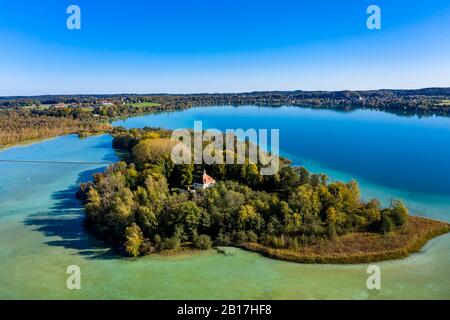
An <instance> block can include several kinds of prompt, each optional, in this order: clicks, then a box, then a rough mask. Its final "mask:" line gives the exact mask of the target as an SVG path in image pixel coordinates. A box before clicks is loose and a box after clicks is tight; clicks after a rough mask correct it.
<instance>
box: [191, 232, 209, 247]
mask: <svg viewBox="0 0 450 320" xmlns="http://www.w3.org/2000/svg"><path fill="white" fill-rule="evenodd" d="M193 245H194V248H197V249H200V250H207V249H210V248H211V246H212V241H211V237H210V236H208V235H206V234H201V235H199V236H197V237H195V238H194V241H193Z"/></svg>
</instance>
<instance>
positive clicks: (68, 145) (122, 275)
mask: <svg viewBox="0 0 450 320" xmlns="http://www.w3.org/2000/svg"><path fill="white" fill-rule="evenodd" d="M265 109H266V108H262V109H261V108H259V109H256V108H244V109H239V110H238V109H236V108H230V107H228V108H224V109H223V110H219V111H223V112H222V113H220V114H221V115H222V117H220V118H221V119H218V118H217V117H216V116H214V115H213V116H212V119H211V118H210V117H209V116H206V115H205V114H204V112H207V113H208V114H209V113H210V112H211V113H212V114H214V112H212V111H210V110H212V109H207V110H205V108H197V109H192V110H188V111H185V112H181V113H172V114H160V115H152V116H146V117H139V118H136V119H129V120H128V121H126V122H121V123H120V124H125V125H127V126H138V125H159V126H162V127H170V128H179V127H191V126H192V119H194V118H196V119H199V118H201V119H202V120H203V121H204V122H203V123H204V126H205V127H215V128H219V129H221V128H223V127H221V126H220V125H221V124H222V125H227V123H226V122H225V120H224V119H226V117H231V118H233V119H234V120H233V123H234V125H233V126H232V128H233V127H239V126H238V125H240V124H245V123H248V124H249V125H248V126H242V127H243V128H248V127H256V128H258V127H264V126H265V125H266V124H268V123H273V124H275V125H276V124H277V121H280V122H278V123H284V122H288V121H287V118H286V117H288V118H289V119H291V118H295V119H296V120H295V121H293V122H294V123H297V124H298V127H301V126H300V125H299V124H302V123H307V122H309V121H313V122H314V123H315V126H316V125H317V124H319V123H321V121H320V118H321V117H323V122H324V123H328V122H336V123H337V122H339V121H344V122H345V121H350V122H352V121H353V122H355V123H357V124H358V125H356V124H355V125H354V126H353V128H355V127H356V126H357V127H361V126H362V127H365V123H366V121H368V122H371V121H372V122H375V124H374V125H376V126H379V125H380V124H379V123H378V121H381V123H387V124H386V125H387V126H394V124H396V125H398V126H400V127H402V128H403V127H405V129H404V130H406V131H407V132H410V130H411V131H418V132H417V135H420V136H422V137H423V136H428V137H432V133H433V134H434V133H436V134H439V137H438V139H439V141H440V142H434V144H433V145H436V147H438V148H441V147H442V146H444V147H445V144H446V143H447V142H448V141H449V139H450V130H449V127H450V126H449V122H448V120H447V119H442V118H429V119H415V118H401V117H396V116H392V115H387V114H384V113H370V112H369V113H367V112H363V113H360V112H356V113H351V114H342V113H336V114H335V112H332V111H325V112H324V111H312V110H308V109H300V110H293V109H291V108H286V109H288V110H290V111H292V110H293V111H294V113H291V112H289V113H286V112H287V110H285V109H283V108H281V109H279V108H277V109H273V110H265ZM255 110H257V111H258V112H256V111H255ZM277 110H278V111H277ZM261 112H263V113H264V112H268V113H264V114H265V116H264V117H258V115H260V113H261ZM277 112H280V113H281V114H280V115H278V116H277ZM303 112H304V113H303ZM316 112H318V113H316ZM230 113H231V114H230ZM183 114H185V115H186V114H187V116H185V118H184V116H182V115H183ZM224 114H225V115H226V116H225V115H224ZM269 114H270V117H271V119H268V120H264V119H265V118H267V117H268V116H269ZM238 115H239V117H238ZM253 116H254V117H256V118H257V119H258V120H257V121H255V122H253V123H252V122H248V121H249V120H248V119H250V118H253ZM367 117H372V118H371V119H370V120H367V119H366V118H367ZM391 117H394V118H391ZM216 118H217V119H216ZM261 118H263V119H261ZM330 118H331V119H330ZM214 119H216V120H214ZM245 119H247V120H245ZM277 119H278V120H277ZM283 119H284V120H283ZM346 119H347V120H346ZM377 119H378V120H377ZM183 121H184V122H183ZM243 121H247V122H243ZM264 121H266V122H264ZM392 122H393V123H392ZM336 123H335V124H334V126H336V125H337V124H336ZM250 124H251V125H254V124H260V126H251V125H250ZM341 124H342V125H344V124H343V123H341ZM344 126H347V125H346V124H345V125H344ZM271 127H273V125H272V126H271ZM311 127H313V126H311ZM327 127H328V128H333V125H329V124H326V125H325V127H321V128H316V129H314V130H313V131H312V133H314V134H317V132H316V131H317V130H319V129H321V130H328V135H331V136H333V137H335V136H338V135H339V132H340V131H330V130H331V129H326V128H327ZM225 128H227V127H225ZM268 128H270V127H268ZM283 128H289V126H286V125H285V124H284V126H283ZM324 128H325V129H324ZM379 129H380V130H383V127H380V128H379ZM282 130H283V129H282ZM284 130H287V129H284ZM311 130H312V129H311ZM319 131H320V130H319ZM360 134H361V135H363V134H367V132H366V131H364V130H363V131H361V133H360ZM378 134H382V135H383V133H379V132H378ZM285 135H286V131H281V135H280V136H281V145H282V152H283V154H285V155H292V154H293V152H292V151H295V150H294V149H291V148H284V146H289V145H291V144H290V143H286V144H284V143H283V141H284V140H283V139H284V138H283V137H284V136H285ZM324 135H325V134H323V135H322V137H323V136H324ZM306 137H307V138H310V139H317V137H316V136H315V135H314V137H313V138H311V136H306ZM362 138H365V139H366V140H367V141H371V139H373V138H371V137H367V136H366V137H362ZM391 138H392V139H391V140H394V141H395V140H396V136H392V137H391ZM435 138H436V137H435ZM339 139H340V138H339V137H336V139H335V141H339ZM358 139H360V137H358ZM292 140H295V139H294V138H293V139H292ZM316 141H317V140H316ZM397 142H398V141H397ZM424 142H425V141H424ZM439 143H441V144H443V145H439ZM325 145H326V144H325ZM449 145H450V144H447V150H443V151H442V150H441V151H442V152H440V153H439V150H434V151H433V152H431V154H432V155H436V154H440V156H441V158H442V159H447V158H445V157H447V156H448V155H447V154H446V153H445V151H447V153H448V152H450V151H449V150H448V149H449V148H448V146H449ZM292 146H295V144H294V143H292ZM323 146H324V144H320V148H322V147H323ZM377 149H378V150H381V149H380V148H379V147H377ZM404 149H405V146H404V145H402V146H400V150H402V152H404ZM444 149H445V148H444ZM356 150H358V151H359V152H362V151H361V150H369V149H368V148H366V149H356ZM364 152H368V151H364ZM408 152H410V153H409V155H411V154H412V151H411V150H409V151H408ZM427 152H428V151H427ZM294 154H295V155H296V156H295V157H292V158H293V159H294V160H295V162H296V163H301V164H303V165H305V166H307V167H308V168H309V169H311V170H312V171H323V172H326V173H328V174H329V175H330V176H331V177H332V178H336V179H342V178H344V179H346V180H347V178H351V177H357V178H358V180H359V181H360V183H361V187H362V190H363V196H364V197H374V196H377V197H381V198H383V199H385V200H387V199H389V197H391V196H396V197H397V196H398V197H401V198H403V199H404V200H406V202H407V204H408V206H409V207H410V208H411V209H413V211H415V212H417V213H420V214H423V215H426V216H430V217H434V218H439V219H443V220H447V221H449V220H450V219H449V212H450V210H449V209H450V201H449V197H448V196H449V195H448V189H447V187H446V185H444V184H438V186H439V187H433V188H432V189H430V190H429V192H426V190H421V189H422V188H417V187H415V186H412V187H411V188H408V185H403V184H399V186H400V185H401V187H399V186H397V187H396V186H395V183H392V184H391V183H385V184H383V183H382V181H388V180H395V179H396V178H395V177H390V179H386V178H385V177H384V178H383V177H380V178H379V179H378V180H377V179H373V178H372V175H371V174H368V175H364V172H363V174H362V175H361V174H360V173H359V171H358V170H354V171H353V170H347V171H344V170H338V169H337V168H336V166H334V165H329V164H328V163H327V162H326V161H324V159H320V157H319V158H317V157H312V156H311V154H315V153H308V152H306V153H305V154H303V153H300V152H296V153H294ZM317 154H320V153H317ZM427 157H428V156H425V157H422V158H421V159H422V160H423V159H424V158H425V159H426V158H427ZM0 159H22V160H25V159H26V160H31V159H34V160H54V161H59V160H64V161H80V162H83V161H87V162H110V161H115V160H116V155H115V153H114V152H113V150H112V149H111V138H110V137H109V136H97V137H90V138H87V139H83V140H80V139H78V138H77V137H76V136H65V137H60V138H56V139H52V140H48V141H44V142H41V143H36V144H33V145H29V146H20V147H15V148H11V149H8V150H5V151H2V152H0ZM348 159H349V161H350V158H348ZM393 159H398V157H397V156H394V157H393ZM355 161H356V160H355ZM439 163H440V162H439V161H438V162H437V164H435V165H434V167H433V168H434V170H440V172H441V177H446V175H448V169H446V168H445V167H439V166H438V164H439ZM421 164H422V165H423V166H426V165H428V163H427V162H426V161H425V162H415V165H416V166H418V167H416V168H415V171H421V170H422V169H423V168H422V165H421ZM384 166H386V164H384ZM102 167H103V166H102V165H92V164H87V165H86V164H44V163H0V173H1V174H0V298H5V299H17V298H30V299H49V298H62V299H72V298H77V299H107V298H109V299H169V298H176V299H214V298H222V299H240V298H242V299H245V298H247V299H251V298H267V299H284V298H286V299H329V298H336V299H348V298H350V299H381V298H388V299H391V298H407V299H413V298H414V299H431V298H440V299H449V298H450V277H449V275H448V270H450V252H449V251H450V235H444V236H441V237H439V238H437V239H434V240H432V241H430V242H429V243H428V244H427V245H426V246H425V247H424V248H423V249H422V251H421V252H420V253H418V254H414V255H412V256H411V257H409V258H407V259H403V260H397V261H391V262H383V263H379V264H378V265H379V266H380V267H381V271H382V289H381V290H380V291H369V290H367V288H366V279H367V274H366V268H367V265H363V264H361V265H350V266H342V265H301V264H295V263H288V262H283V261H277V260H272V259H268V258H264V257H262V256H261V255H259V254H256V253H251V252H246V251H242V250H239V249H235V248H226V249H225V250H226V251H227V252H228V253H230V255H227V256H224V255H222V254H219V253H217V252H215V251H214V250H210V251H208V252H202V253H199V254H196V255H193V256H189V255H183V256H176V257H164V256H152V257H145V258H140V259H138V260H135V261H132V260H129V259H124V258H119V257H117V256H115V255H114V253H112V252H110V250H109V249H108V248H107V247H105V246H104V245H103V244H102V243H100V242H98V241H96V240H95V239H93V238H92V237H90V236H88V235H87V234H86V233H85V232H84V230H83V228H82V217H83V212H82V208H81V206H80V204H79V203H78V202H77V201H76V200H75V198H74V192H75V190H76V186H77V183H78V182H79V181H85V180H88V179H89V176H90V175H91V174H92V173H93V172H95V171H98V170H102ZM368 168H370V167H368ZM350 169H351V168H350ZM357 171H358V172H357ZM427 172H431V173H433V170H428V171H427ZM419 176H420V177H421V179H423V176H421V175H419ZM428 176H429V175H428ZM425 180H427V181H426V183H427V184H428V183H432V181H435V177H434V175H432V176H431V177H430V178H429V179H428V178H427V179H425ZM380 181H381V182H380ZM394 182H395V181H394ZM73 264H75V265H78V266H80V268H81V285H82V290H68V289H66V278H67V274H66V268H67V266H69V265H73Z"/></svg>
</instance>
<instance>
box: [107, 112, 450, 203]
mask: <svg viewBox="0 0 450 320" xmlns="http://www.w3.org/2000/svg"><path fill="white" fill-rule="evenodd" d="M195 120H202V121H203V128H205V129H206V128H217V129H219V130H225V129H235V128H242V129H248V128H255V129H259V128H266V129H279V130H280V150H281V154H282V155H285V156H287V157H289V158H291V159H292V160H294V163H295V164H297V165H305V166H308V164H311V163H313V165H312V167H313V168H311V169H316V168H327V169H331V170H336V171H339V172H341V173H345V174H347V175H350V176H351V177H355V178H362V179H364V180H366V181H367V182H370V183H374V184H378V185H381V186H383V187H387V188H393V189H397V190H402V191H404V192H413V193H420V194H422V195H423V194H430V195H443V196H450V119H449V118H442V117H427V118H419V117H417V116H412V117H404V116H397V115H394V114H389V113H386V112H380V111H370V110H357V111H352V112H337V111H331V110H312V109H309V108H299V107H279V108H269V107H254V106H246V107H201V108H193V109H189V110H185V111H181V112H170V113H160V114H154V115H147V116H142V117H137V118H130V119H127V120H123V121H117V122H115V123H114V124H115V125H122V126H125V127H127V128H132V127H144V126H157V127H163V128H169V129H177V128H191V127H193V125H194V121H195Z"/></svg>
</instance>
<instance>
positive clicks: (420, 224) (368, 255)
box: [241, 216, 450, 264]
mask: <svg viewBox="0 0 450 320" xmlns="http://www.w3.org/2000/svg"><path fill="white" fill-rule="evenodd" d="M447 232H450V224H448V223H445V222H440V221H435V220H430V219H425V218H419V217H411V216H410V217H408V227H407V228H406V230H403V231H394V232H391V233H389V234H387V235H381V234H375V233H356V232H355V233H351V234H347V235H345V236H340V237H337V238H336V239H335V240H333V241H329V240H325V241H322V242H321V243H320V244H315V245H310V246H306V247H301V248H300V249H297V250H291V249H274V248H269V247H266V246H263V245H260V244H257V243H245V244H243V245H242V246H241V247H242V248H243V249H246V250H249V251H254V252H259V253H261V254H263V255H265V256H267V257H270V258H275V259H280V260H285V261H290V262H299V263H336V264H352V263H368V262H375V261H384V260H393V259H400V258H405V257H407V256H409V255H410V254H412V253H415V252H418V251H419V250H420V249H421V248H422V247H423V246H424V245H425V244H426V243H427V242H428V241H429V240H431V239H433V238H435V237H437V236H439V235H442V234H445V233H447Z"/></svg>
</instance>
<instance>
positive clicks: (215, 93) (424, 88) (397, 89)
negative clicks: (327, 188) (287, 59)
mask: <svg viewBox="0 0 450 320" xmlns="http://www.w3.org/2000/svg"><path fill="white" fill-rule="evenodd" d="M430 89H439V90H446V89H447V90H450V87H418V88H414V89H411V88H410V89H402V88H396V89H394V88H389V89H388V88H382V89H362V90H360V89H342V90H302V89H296V90H254V91H237V92H193V93H168V92H159V93H136V92H129V93H125V92H122V93H48V94H36V95H0V99H5V98H38V97H60V96H93V97H94V96H127V95H133V96H178V95H179V96H189V95H191V96H195V95H238V94H255V93H271V92H272V93H289V92H304V93H333V92H347V91H350V92H371V91H420V90H430Z"/></svg>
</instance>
